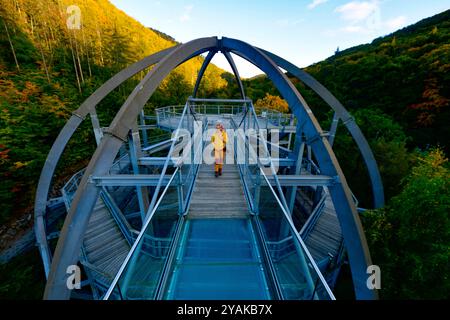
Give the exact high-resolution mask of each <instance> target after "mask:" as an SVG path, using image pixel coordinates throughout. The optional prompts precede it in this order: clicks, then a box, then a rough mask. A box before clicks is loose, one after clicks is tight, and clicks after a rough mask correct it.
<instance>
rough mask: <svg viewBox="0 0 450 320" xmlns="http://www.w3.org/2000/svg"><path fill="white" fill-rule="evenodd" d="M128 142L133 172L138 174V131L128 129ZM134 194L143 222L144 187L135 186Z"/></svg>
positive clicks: (146, 201) (144, 209)
mask: <svg viewBox="0 0 450 320" xmlns="http://www.w3.org/2000/svg"><path fill="white" fill-rule="evenodd" d="M138 130H139V129H138ZM128 143H129V148H130V162H131V166H132V168H133V173H134V174H139V164H138V157H139V155H140V148H141V146H140V140H139V131H137V132H136V131H134V130H132V131H130V134H129V139H128ZM136 194H137V197H138V203H139V211H140V214H141V222H142V223H144V220H145V213H146V212H147V208H148V198H147V199H146V197H145V195H147V190H146V188H145V187H136Z"/></svg>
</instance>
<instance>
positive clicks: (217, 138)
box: [211, 120, 228, 178]
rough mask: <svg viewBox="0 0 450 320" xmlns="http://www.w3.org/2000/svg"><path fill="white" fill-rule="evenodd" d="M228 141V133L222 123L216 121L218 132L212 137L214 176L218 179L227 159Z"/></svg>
mask: <svg viewBox="0 0 450 320" xmlns="http://www.w3.org/2000/svg"><path fill="white" fill-rule="evenodd" d="M227 141H228V136H227V132H226V131H225V129H224V127H223V124H222V122H220V121H219V120H218V121H216V131H215V132H214V134H213V135H212V137H211V142H212V144H213V146H214V159H215V166H214V175H215V176H216V178H217V177H218V176H221V175H222V168H223V161H224V158H225V152H226V151H227V148H226V145H227Z"/></svg>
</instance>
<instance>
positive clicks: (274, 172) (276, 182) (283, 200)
mask: <svg viewBox="0 0 450 320" xmlns="http://www.w3.org/2000/svg"><path fill="white" fill-rule="evenodd" d="M250 107H251V108H250V109H251V112H252V114H253V115H254V116H255V124H256V127H257V128H258V131H260V130H261V128H260V126H259V123H258V117H257V115H256V113H255V108H254V107H253V103H251V102H250ZM258 131H257V132H258ZM261 140H262V141H263V146H264V149H265V152H266V154H267V155H268V159H269V164H270V170H271V171H272V175H273V178H274V180H275V184H276V186H277V189H278V192H279V193H280V196H281V200H282V202H283V206H284V208H285V209H286V210H287V208H289V206H288V204H287V202H286V199H285V197H284V194H283V190H282V188H281V184H280V181H279V180H278V176H277V173H276V171H275V167H274V165H273V161H272V157H271V156H269V149H268V148H267V144H266V143H267V141H266V140H265V139H264V137H262V138H261ZM257 160H258V164H260V169H261V165H262V164H261V161H260V159H259V157H257Z"/></svg>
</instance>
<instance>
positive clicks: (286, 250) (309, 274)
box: [257, 168, 335, 300]
mask: <svg viewBox="0 0 450 320" xmlns="http://www.w3.org/2000/svg"><path fill="white" fill-rule="evenodd" d="M260 173H261V175H262V177H263V179H264V180H265V181H266V183H267V187H268V188H269V189H270V193H271V195H272V196H273V198H274V199H275V200H276V201H275V203H273V202H272V201H270V200H269V201H268V200H267V199H265V201H268V203H269V204H270V205H271V206H273V205H274V204H275V205H276V206H277V207H276V208H277V210H278V209H279V210H281V211H282V216H281V217H277V216H276V214H274V213H273V212H272V213H270V214H262V213H260V214H259V215H258V216H257V218H260V219H262V220H263V221H264V220H268V219H272V220H273V219H279V225H280V231H279V233H278V237H279V238H281V240H280V239H279V241H277V242H274V241H270V240H271V239H270V237H272V236H273V235H271V234H272V232H269V228H267V229H266V230H265V232H264V233H263V235H264V237H265V238H266V239H265V241H266V243H268V245H269V251H270V250H272V252H271V259H272V262H273V264H275V266H277V264H279V263H280V264H281V265H282V266H283V267H285V268H286V267H289V268H293V269H294V270H297V271H302V273H303V275H304V277H305V282H306V286H305V287H304V288H302V289H298V290H297V292H294V293H292V283H289V282H288V283H284V287H285V288H283V283H281V284H280V286H281V287H282V293H283V295H284V298H286V299H289V298H293V297H299V295H300V294H303V295H302V296H301V297H302V298H303V299H305V298H307V299H331V300H335V297H334V295H333V293H332V291H331V289H330V288H329V286H328V284H327V282H326V281H325V279H324V277H323V275H322V273H321V272H320V270H319V268H318V266H317V264H316V263H315V261H314V259H313V258H312V256H311V254H310V252H309V250H308V249H307V247H306V245H305V243H304V242H303V240H302V239H301V237H300V235H299V233H298V232H297V230H296V228H295V225H294V222H293V221H292V218H291V216H290V214H289V213H288V211H287V210H286V209H285V208H284V206H283V204H282V202H281V200H280V197H279V196H278V195H277V193H276V192H275V190H274V189H273V187H272V185H271V184H270V182H269V179H268V178H267V176H266V174H265V173H264V170H262V169H261V168H260ZM267 187H266V188H267ZM274 217H275V218H274ZM271 222H272V223H273V222H274V221H271ZM263 225H264V223H263ZM283 229H284V230H283ZM287 257H292V259H288V258H287ZM278 261H281V262H278ZM287 261H289V262H288V263H287ZM297 262H298V265H297V264H296V263H297ZM281 269H283V268H275V270H277V271H276V272H277V273H279V275H278V278H283V276H282V274H281V272H280V271H279V270H281ZM297 285H298V283H297Z"/></svg>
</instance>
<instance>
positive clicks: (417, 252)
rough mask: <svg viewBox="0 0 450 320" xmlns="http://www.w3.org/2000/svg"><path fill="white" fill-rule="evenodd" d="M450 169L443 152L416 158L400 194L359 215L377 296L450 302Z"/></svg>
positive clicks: (434, 152)
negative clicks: (376, 271) (377, 276)
mask: <svg viewBox="0 0 450 320" xmlns="http://www.w3.org/2000/svg"><path fill="white" fill-rule="evenodd" d="M449 214H450V170H449V166H448V159H446V158H445V155H444V153H443V151H442V150H440V149H434V150H431V151H429V152H427V153H425V154H423V155H419V157H418V159H417V165H416V166H414V167H413V169H412V171H411V173H410V174H409V175H408V177H407V178H406V179H405V181H404V189H403V190H402V192H401V193H400V194H399V195H397V196H396V197H394V198H392V200H391V201H390V203H389V205H388V206H386V207H385V208H383V209H379V210H374V211H368V212H365V213H364V214H363V215H362V220H363V225H364V227H365V230H366V236H367V239H368V243H369V247H370V250H371V253H372V260H373V262H374V264H377V265H379V266H380V268H381V274H382V290H381V297H382V298H388V299H448V298H450V278H449V275H448V270H449V267H450V264H449V261H450V260H449V258H450V250H449V248H450V216H449Z"/></svg>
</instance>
